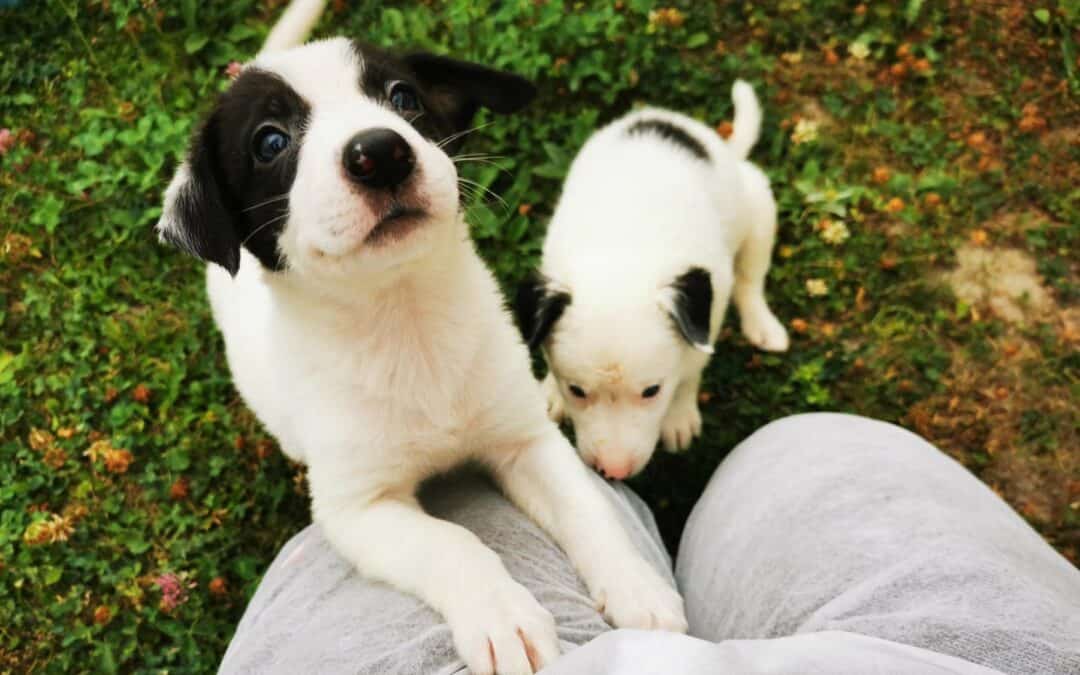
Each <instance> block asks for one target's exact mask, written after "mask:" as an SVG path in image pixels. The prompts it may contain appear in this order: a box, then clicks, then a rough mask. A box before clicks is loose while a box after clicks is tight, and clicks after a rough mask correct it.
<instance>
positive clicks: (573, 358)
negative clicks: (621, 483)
mask: <svg viewBox="0 0 1080 675" xmlns="http://www.w3.org/2000/svg"><path fill="white" fill-rule="evenodd" d="M593 290H594V291H595V290H596V289H593ZM613 296H617V297H613ZM712 301H713V290H712V283H711V281H710V276H709V273H708V271H706V270H704V269H702V268H700V267H694V268H691V269H689V270H687V271H686V272H684V273H683V274H681V275H679V276H678V277H676V278H675V279H673V280H671V282H670V283H669V284H664V285H662V286H660V287H656V288H648V287H646V288H642V289H625V288H623V289H618V290H617V291H616V292H613V291H612V289H610V288H608V289H607V290H606V291H604V292H587V291H586V292H577V291H575V289H570V288H568V287H566V286H563V285H561V284H560V283H559V282H556V281H554V280H551V279H546V278H543V277H537V278H536V279H533V280H530V281H529V282H526V283H525V284H524V285H523V286H522V287H521V288H520V289H519V292H518V296H517V302H516V308H515V309H516V312H517V314H518V317H519V321H520V323H521V327H522V331H523V333H524V334H525V337H526V340H527V341H528V343H529V345H530V346H531V347H536V346H542V347H543V352H544V355H545V357H546V358H547V363H548V368H549V370H550V371H551V373H552V375H553V376H554V378H555V382H556V384H557V386H558V390H559V394H560V395H561V396H562V399H563V402H564V406H563V407H564V410H565V412H566V414H567V415H568V416H569V418H570V420H571V421H572V422H573V425H574V434H575V436H576V437H577V447H578V452H579V453H581V456H582V459H584V461H585V462H586V463H587V464H589V465H591V466H594V467H596V468H597V470H599V471H600V472H601V473H603V474H604V475H606V476H607V477H608V478H612V479H616V480H621V479H624V478H628V477H630V476H633V475H635V474H637V473H638V472H639V471H641V470H642V469H643V468H645V465H646V464H648V462H649V458H650V457H652V453H653V450H654V448H655V447H656V442H657V440H658V439H659V437H660V426H661V422H662V421H663V419H664V416H665V415H666V414H667V411H668V408H669V407H670V406H671V402H672V399H673V397H674V395H675V393H676V390H677V389H678V387H679V385H680V384H681V382H682V380H683V378H684V376H685V375H686V373H687V359H688V358H693V355H694V354H698V355H700V354H702V352H704V353H710V352H711V351H712V348H711V346H710V340H709V336H710V319H711V314H712ZM696 366H697V368H700V361H699V362H698V364H696Z"/></svg>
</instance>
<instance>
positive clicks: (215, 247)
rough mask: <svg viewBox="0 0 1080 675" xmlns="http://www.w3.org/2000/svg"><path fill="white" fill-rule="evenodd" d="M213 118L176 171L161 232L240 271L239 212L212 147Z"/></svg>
mask: <svg viewBox="0 0 1080 675" xmlns="http://www.w3.org/2000/svg"><path fill="white" fill-rule="evenodd" d="M213 135H214V130H213V120H211V121H209V122H207V124H206V125H205V126H204V127H203V128H202V129H201V130H199V132H197V134H196V136H195V140H194V142H193V143H192V146H191V151H190V153H189V155H188V159H187V160H186V161H184V162H183V163H182V164H180V166H179V167H178V168H177V170H176V175H175V176H173V179H172V182H170V183H169V187H168V188H167V189H166V190H165V203H164V205H163V206H162V209H161V218H160V219H159V220H158V223H157V225H156V226H155V228H154V229H156V230H157V233H158V237H159V238H160V239H161V240H162V241H164V242H166V243H169V244H172V245H173V246H176V247H177V248H180V249H182V250H184V251H187V252H188V253H190V254H191V255H193V256H195V257H197V258H200V259H202V260H205V261H207V262H211V263H215V264H218V265H221V266H222V267H224V268H225V269H226V270H228V271H229V274H232V275H235V274H236V272H237V270H238V269H239V268H240V240H239V238H238V236H237V233H236V214H235V213H234V209H232V208H230V207H229V205H228V203H227V202H226V199H225V196H224V188H223V186H222V185H221V183H220V178H219V177H218V173H219V172H218V171H216V170H215V167H214V160H213V156H212V153H213V150H212V146H211V144H212V143H213V142H214V140H215V139H214V137H213Z"/></svg>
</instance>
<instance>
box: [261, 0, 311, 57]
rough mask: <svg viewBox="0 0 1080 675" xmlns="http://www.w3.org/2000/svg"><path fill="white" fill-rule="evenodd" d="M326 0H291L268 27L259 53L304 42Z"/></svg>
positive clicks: (274, 50)
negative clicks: (272, 24) (275, 21)
mask: <svg viewBox="0 0 1080 675" xmlns="http://www.w3.org/2000/svg"><path fill="white" fill-rule="evenodd" d="M325 7H326V0H293V1H292V2H291V3H289V6H288V7H286V8H285V13H284V14H282V15H281V18H280V19H278V22H277V23H276V24H274V27H273V28H271V29H270V35H268V36H267V38H266V42H265V43H263V47H262V50H261V51H260V52H259V53H260V54H265V53H267V52H276V51H280V50H282V49H288V48H289V47H296V46H297V45H302V44H304V40H306V39H307V36H308V33H310V32H311V29H312V28H314V27H315V22H317V21H318V20H319V17H320V16H322V13H323V9H324V8H325Z"/></svg>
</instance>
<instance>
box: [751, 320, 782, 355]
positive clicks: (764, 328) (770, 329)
mask: <svg viewBox="0 0 1080 675" xmlns="http://www.w3.org/2000/svg"><path fill="white" fill-rule="evenodd" d="M743 335H745V336H746V339H747V340H748V341H749V342H750V344H752V345H754V346H755V347H757V348H758V349H761V350H763V351H767V352H786V351H787V348H788V346H789V344H790V340H789V339H788V333H787V330H786V329H785V328H784V325H783V324H782V323H780V320H779V319H777V318H776V317H775V316H773V314H772V312H761V313H760V314H759V315H758V316H754V317H744V318H743Z"/></svg>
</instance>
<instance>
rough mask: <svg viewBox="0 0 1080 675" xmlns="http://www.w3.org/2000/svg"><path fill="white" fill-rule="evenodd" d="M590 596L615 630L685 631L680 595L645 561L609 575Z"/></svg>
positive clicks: (684, 612) (683, 611)
mask: <svg viewBox="0 0 1080 675" xmlns="http://www.w3.org/2000/svg"><path fill="white" fill-rule="evenodd" d="M593 597H594V598H595V599H596V601H597V604H598V606H599V609H600V611H601V612H603V614H604V618H605V619H607V621H608V623H610V624H612V625H613V626H615V627H616V628H638V629H641V630H665V631H672V632H675V633H685V632H686V628H687V626H686V611H685V610H684V609H683V599H682V596H680V595H679V593H678V591H676V590H675V589H674V588H672V587H671V585H669V584H668V583H667V582H666V581H664V579H663V578H661V577H660V575H659V574H657V573H656V571H655V570H653V569H652V568H651V567H649V566H648V565H647V564H646V563H645V562H644V561H638V562H636V563H635V564H633V565H627V566H624V567H623V568H622V569H621V570H620V571H619V572H618V573H615V574H612V575H610V576H609V577H608V578H607V580H606V581H605V582H604V583H603V584H601V585H600V587H598V588H596V589H594V591H593Z"/></svg>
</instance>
